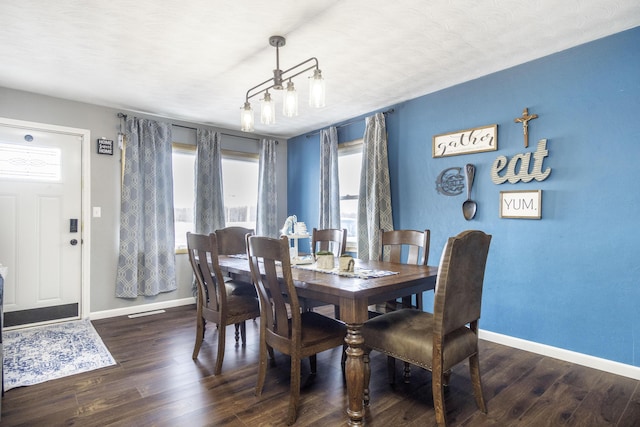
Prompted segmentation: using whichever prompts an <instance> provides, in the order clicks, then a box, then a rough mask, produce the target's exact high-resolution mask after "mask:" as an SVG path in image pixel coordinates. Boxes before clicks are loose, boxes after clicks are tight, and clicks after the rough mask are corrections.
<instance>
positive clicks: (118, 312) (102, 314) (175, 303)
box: [89, 297, 196, 320]
mask: <svg viewBox="0 0 640 427" xmlns="http://www.w3.org/2000/svg"><path fill="white" fill-rule="evenodd" d="M195 303H196V299H195V298H193V297H189V298H183V299H176V300H171V301H163V302H154V303H151V304H140V305H134V306H131V307H124V308H115V309H113V310H104V311H95V312H93V313H91V314H89V318H90V319H91V320H98V319H108V318H110V317H117V316H128V315H130V314H136V313H141V312H145V311H154V310H161V309H163V308H171V307H180V306H182V305H189V304H195Z"/></svg>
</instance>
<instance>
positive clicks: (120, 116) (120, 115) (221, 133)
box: [118, 113, 278, 144]
mask: <svg viewBox="0 0 640 427" xmlns="http://www.w3.org/2000/svg"><path fill="white" fill-rule="evenodd" d="M118 118H120V119H125V120H126V119H127V115H126V114H124V113H118ZM171 126H176V127H179V128H184V129H191V130H198V129H197V128H194V127H191V126H184V125H178V124H175V123H171ZM220 135H224V136H231V137H234V138H244V139H250V140H252V141H256V142H260V138H255V137H250V136H243V135H233V134H230V133H224V132H220ZM276 144H278V141H276Z"/></svg>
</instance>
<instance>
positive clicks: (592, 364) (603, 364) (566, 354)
mask: <svg viewBox="0 0 640 427" xmlns="http://www.w3.org/2000/svg"><path fill="white" fill-rule="evenodd" d="M478 336H479V337H480V338H481V339H483V340H487V341H491V342H495V343H497V344H502V345H506V346H509V347H513V348H518V349H520V350H525V351H530V352H532V353H537V354H541V355H543V356H549V357H553V358H554V359H560V360H564V361H566V362H571V363H575V364H578V365H582V366H586V367H589V368H593V369H598V370H600V371H605V372H609V373H612V374H616V375H622V376H624V377H629V378H633V379H634V380H640V368H639V367H637V366H632V365H627V364H625V363H620V362H614V361H613V360H607V359H602V358H599V357H595V356H589V355H586V354H582V353H577V352H575V351H571V350H564V349H562V348H558V347H552V346H550V345H546V344H539V343H536V342H533V341H527V340H523V339H520V338H514V337H510V336H507V335H502V334H497V333H495V332H490V331H485V330H480V332H479V334H478Z"/></svg>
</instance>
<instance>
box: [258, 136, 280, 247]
mask: <svg viewBox="0 0 640 427" xmlns="http://www.w3.org/2000/svg"><path fill="white" fill-rule="evenodd" d="M276 144H277V142H276V141H275V140H273V139H263V140H262V142H261V147H260V160H259V165H258V206H257V211H258V212H257V216H258V218H257V224H256V234H257V235H259V236H267V237H274V238H277V237H278V236H279V230H278V218H277V215H278V209H277V208H278V204H277V194H276Z"/></svg>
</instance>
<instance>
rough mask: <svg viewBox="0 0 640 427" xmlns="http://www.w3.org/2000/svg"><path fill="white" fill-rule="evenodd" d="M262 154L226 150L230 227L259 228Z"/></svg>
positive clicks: (226, 210)
mask: <svg viewBox="0 0 640 427" xmlns="http://www.w3.org/2000/svg"><path fill="white" fill-rule="evenodd" d="M258 167H259V165H258V155H257V154H248V153H238V152H232V151H226V150H223V152H222V177H223V178H222V183H223V184H222V185H223V191H224V219H225V221H226V223H227V224H226V225H227V227H232V226H236V227H245V228H252V229H254V230H255V228H256V214H257V208H258Z"/></svg>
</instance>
